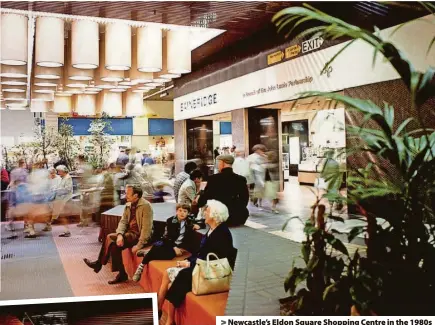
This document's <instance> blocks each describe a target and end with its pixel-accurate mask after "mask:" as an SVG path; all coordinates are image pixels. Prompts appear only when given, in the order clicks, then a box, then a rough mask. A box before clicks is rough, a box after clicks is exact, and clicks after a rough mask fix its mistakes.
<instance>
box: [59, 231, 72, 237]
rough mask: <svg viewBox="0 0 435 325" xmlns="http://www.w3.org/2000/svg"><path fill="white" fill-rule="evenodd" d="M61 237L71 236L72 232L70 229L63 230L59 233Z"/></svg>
mask: <svg viewBox="0 0 435 325" xmlns="http://www.w3.org/2000/svg"><path fill="white" fill-rule="evenodd" d="M59 237H71V233H70V232H69V231H66V232H63V233H61V234H60V235H59Z"/></svg>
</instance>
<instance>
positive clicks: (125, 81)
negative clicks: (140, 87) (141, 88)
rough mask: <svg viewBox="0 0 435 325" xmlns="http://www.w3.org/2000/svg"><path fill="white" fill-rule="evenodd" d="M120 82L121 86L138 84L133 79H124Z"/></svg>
mask: <svg viewBox="0 0 435 325" xmlns="http://www.w3.org/2000/svg"><path fill="white" fill-rule="evenodd" d="M119 84H120V85H121V86H136V85H137V84H138V82H135V81H131V80H124V81H121V82H120V83H119Z"/></svg>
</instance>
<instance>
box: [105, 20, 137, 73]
mask: <svg viewBox="0 0 435 325" xmlns="http://www.w3.org/2000/svg"><path fill="white" fill-rule="evenodd" d="M105 42H106V46H105V52H106V53H105V56H106V62H105V64H106V68H107V69H109V70H115V71H119V70H128V69H130V68H131V26H129V25H127V24H123V23H109V24H107V25H106V35H105Z"/></svg>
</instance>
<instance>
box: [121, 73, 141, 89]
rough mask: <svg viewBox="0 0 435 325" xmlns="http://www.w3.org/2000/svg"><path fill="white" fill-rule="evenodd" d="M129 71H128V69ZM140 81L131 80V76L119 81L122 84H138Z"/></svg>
mask: <svg viewBox="0 0 435 325" xmlns="http://www.w3.org/2000/svg"><path fill="white" fill-rule="evenodd" d="M127 72H128V71H127ZM137 84H138V82H135V81H133V80H131V79H130V78H125V79H124V80H123V81H121V82H120V83H119V85H121V86H130V87H131V86H136V85H137Z"/></svg>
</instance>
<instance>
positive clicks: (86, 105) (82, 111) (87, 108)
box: [75, 94, 97, 115]
mask: <svg viewBox="0 0 435 325" xmlns="http://www.w3.org/2000/svg"><path fill="white" fill-rule="evenodd" d="M96 110H97V97H96V96H94V95H87V94H84V95H78V96H77V98H76V105H75V111H76V113H77V114H79V115H95V112H96Z"/></svg>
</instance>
